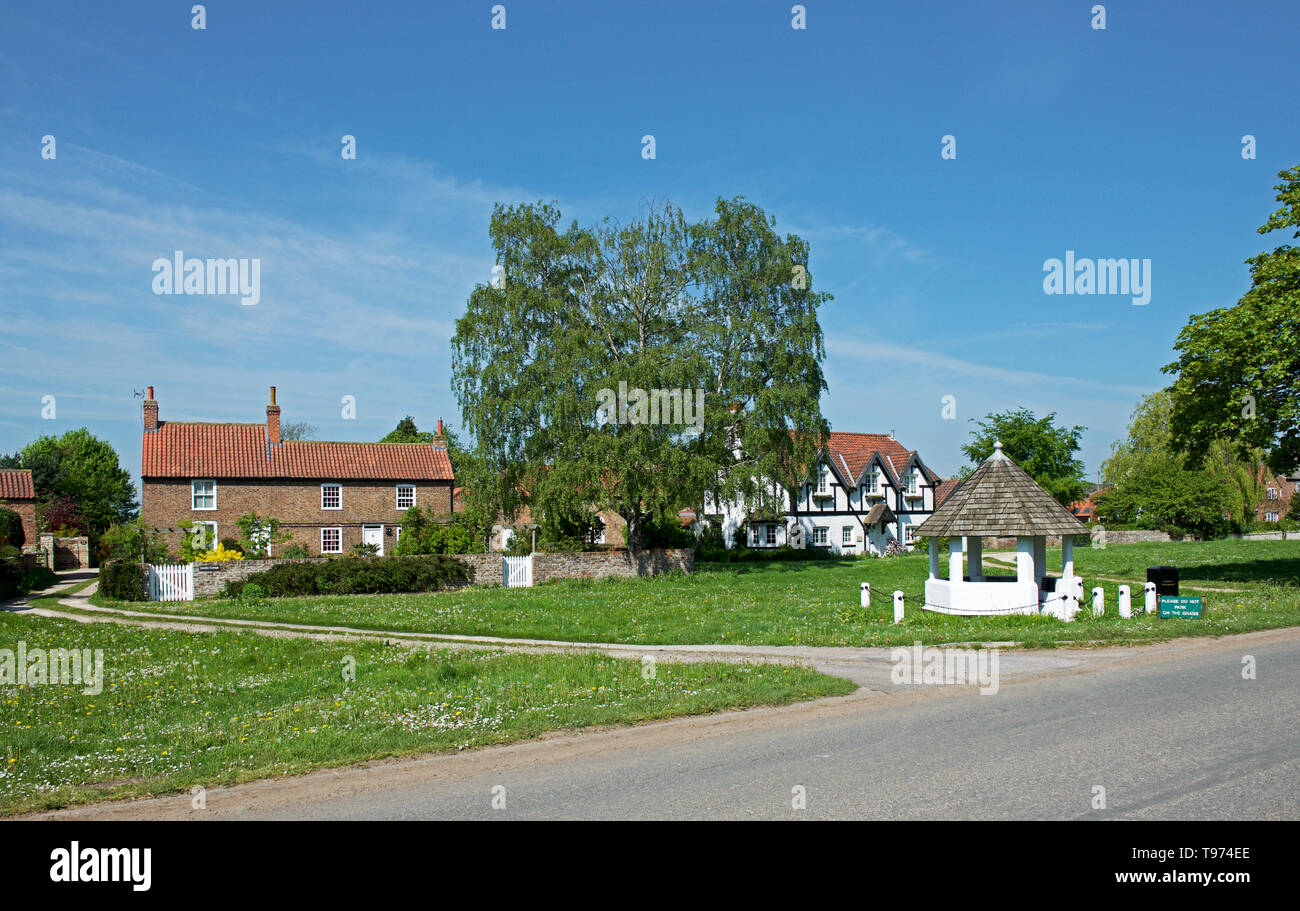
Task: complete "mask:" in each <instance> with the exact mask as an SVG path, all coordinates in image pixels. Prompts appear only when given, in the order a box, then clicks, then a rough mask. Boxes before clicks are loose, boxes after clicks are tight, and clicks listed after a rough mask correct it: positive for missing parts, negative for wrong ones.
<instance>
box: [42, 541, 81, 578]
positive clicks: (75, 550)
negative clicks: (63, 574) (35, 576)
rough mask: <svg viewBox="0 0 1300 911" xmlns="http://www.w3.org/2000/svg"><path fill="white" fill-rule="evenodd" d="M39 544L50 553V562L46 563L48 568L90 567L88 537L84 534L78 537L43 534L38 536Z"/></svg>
mask: <svg viewBox="0 0 1300 911" xmlns="http://www.w3.org/2000/svg"><path fill="white" fill-rule="evenodd" d="M40 545H41V548H42V549H43V550H44V551H45V553H46V554H49V555H52V560H51V562H50V563H47V564H46V565H47V566H49V568H50V569H53V570H61V569H89V568H90V539H89V538H87V537H86V536H85V535H82V536H81V537H79V538H56V537H54V535H51V534H44V535H41V536H40ZM47 559H50V558H49V557H47Z"/></svg>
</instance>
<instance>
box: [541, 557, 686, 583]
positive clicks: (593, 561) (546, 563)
mask: <svg viewBox="0 0 1300 911" xmlns="http://www.w3.org/2000/svg"><path fill="white" fill-rule="evenodd" d="M694 570H695V551H693V550H689V549H685V550H683V549H678V548H671V549H663V550H645V551H640V552H638V553H636V554H633V553H630V552H628V551H626V550H610V551H593V552H583V553H573V554H534V555H533V584H534V585H536V584H537V583H539V582H548V581H550V580H552V579H603V578H605V577H607V576H617V577H620V578H631V577H633V576H656V575H659V574H660V573H668V572H674V571H681V572H686V573H689V572H693V571H694Z"/></svg>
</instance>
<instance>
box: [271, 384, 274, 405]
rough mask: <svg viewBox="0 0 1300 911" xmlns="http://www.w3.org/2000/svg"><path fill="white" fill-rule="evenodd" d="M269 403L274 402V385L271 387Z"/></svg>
mask: <svg viewBox="0 0 1300 911" xmlns="http://www.w3.org/2000/svg"><path fill="white" fill-rule="evenodd" d="M271 404H272V405H274V404H275V387H274V386H272V387H271Z"/></svg>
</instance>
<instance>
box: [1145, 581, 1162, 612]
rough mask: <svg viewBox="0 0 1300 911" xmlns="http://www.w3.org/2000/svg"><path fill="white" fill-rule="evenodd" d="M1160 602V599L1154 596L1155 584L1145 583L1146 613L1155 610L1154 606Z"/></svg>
mask: <svg viewBox="0 0 1300 911" xmlns="http://www.w3.org/2000/svg"><path fill="white" fill-rule="evenodd" d="M1159 604H1160V599H1159V598H1157V597H1156V584H1155V583H1154V582H1148V583H1147V585H1146V607H1147V613H1148V614H1154V613H1155V612H1156V606H1157V605H1159Z"/></svg>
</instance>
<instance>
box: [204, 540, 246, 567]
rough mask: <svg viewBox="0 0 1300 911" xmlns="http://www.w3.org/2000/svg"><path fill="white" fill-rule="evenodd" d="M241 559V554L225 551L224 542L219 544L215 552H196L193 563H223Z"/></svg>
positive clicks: (236, 551) (242, 556) (239, 552)
mask: <svg viewBox="0 0 1300 911" xmlns="http://www.w3.org/2000/svg"><path fill="white" fill-rule="evenodd" d="M242 559H244V554H243V552H242V551H238V550H226V545H225V542H224V541H223V542H222V543H221V544H218V545H217V549H216V550H201V551H196V552H195V554H194V561H195V562H196V563H210V562H218V561H225V560H242Z"/></svg>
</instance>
